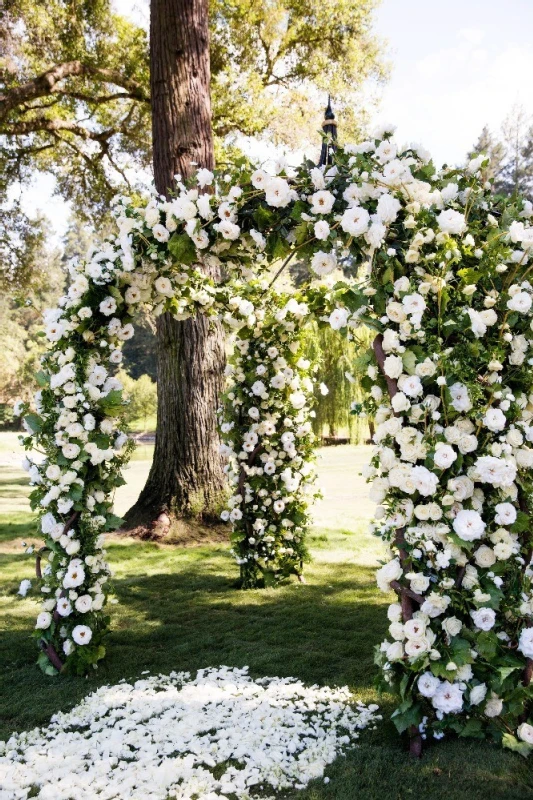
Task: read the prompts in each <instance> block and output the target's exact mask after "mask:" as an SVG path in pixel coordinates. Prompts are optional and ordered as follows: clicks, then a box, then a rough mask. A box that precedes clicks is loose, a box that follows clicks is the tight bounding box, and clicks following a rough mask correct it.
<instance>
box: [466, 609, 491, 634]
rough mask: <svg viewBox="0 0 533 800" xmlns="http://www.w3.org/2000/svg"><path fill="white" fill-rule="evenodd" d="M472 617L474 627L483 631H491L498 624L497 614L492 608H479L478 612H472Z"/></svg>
mask: <svg viewBox="0 0 533 800" xmlns="http://www.w3.org/2000/svg"><path fill="white" fill-rule="evenodd" d="M470 616H471V617H472V619H473V620H474V625H476V627H478V628H479V629H480V630H482V631H490V629H491V628H493V627H494V624H495V622H496V612H495V611H494V610H493V609H492V608H478V609H477V611H471V612H470Z"/></svg>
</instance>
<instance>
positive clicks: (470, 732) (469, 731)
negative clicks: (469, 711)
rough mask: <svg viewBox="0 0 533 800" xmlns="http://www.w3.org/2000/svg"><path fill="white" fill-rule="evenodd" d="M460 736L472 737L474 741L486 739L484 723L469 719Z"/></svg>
mask: <svg viewBox="0 0 533 800" xmlns="http://www.w3.org/2000/svg"><path fill="white" fill-rule="evenodd" d="M459 736H471V737H472V738H473V739H484V738H485V734H484V733H483V723H482V722H481V720H480V719H469V720H468V722H467V723H466V725H465V726H464V728H463V729H462V730H461V732H460V733H459Z"/></svg>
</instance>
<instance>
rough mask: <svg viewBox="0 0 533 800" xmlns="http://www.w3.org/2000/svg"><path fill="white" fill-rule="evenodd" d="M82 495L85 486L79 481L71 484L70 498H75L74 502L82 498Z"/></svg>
mask: <svg viewBox="0 0 533 800" xmlns="http://www.w3.org/2000/svg"><path fill="white" fill-rule="evenodd" d="M82 495H83V486H80V485H79V483H73V484H71V486H70V489H69V492H68V496H69V497H70V499H71V500H74V502H77V501H78V500H81V498H82Z"/></svg>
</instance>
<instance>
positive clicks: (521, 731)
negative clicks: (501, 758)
mask: <svg viewBox="0 0 533 800" xmlns="http://www.w3.org/2000/svg"><path fill="white" fill-rule="evenodd" d="M516 734H517V736H518V738H519V739H521V740H522V741H523V742H527V744H533V725H528V723H527V722H523V723H522V724H521V725H520V726H519V727H518V728H517V731H516Z"/></svg>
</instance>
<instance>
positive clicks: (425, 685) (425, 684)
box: [417, 672, 440, 697]
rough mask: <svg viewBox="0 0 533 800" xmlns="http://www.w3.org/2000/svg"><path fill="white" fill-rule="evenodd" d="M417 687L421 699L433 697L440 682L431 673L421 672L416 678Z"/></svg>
mask: <svg viewBox="0 0 533 800" xmlns="http://www.w3.org/2000/svg"><path fill="white" fill-rule="evenodd" d="M417 686H418V691H419V692H420V694H421V695H422V696H423V697H433V696H434V694H435V692H436V691H437V689H438V688H439V686H440V680H439V679H438V678H437V677H436V676H435V675H433V674H432V673H431V672H423V673H422V675H420V677H419V678H418V681H417Z"/></svg>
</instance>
